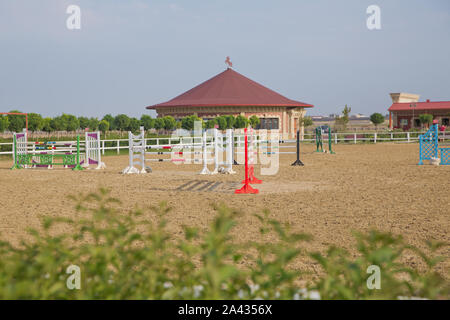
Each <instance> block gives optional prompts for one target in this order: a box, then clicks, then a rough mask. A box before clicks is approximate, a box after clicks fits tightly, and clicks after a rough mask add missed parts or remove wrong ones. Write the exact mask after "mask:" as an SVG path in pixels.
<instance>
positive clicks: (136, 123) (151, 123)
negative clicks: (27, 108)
mask: <svg viewBox="0 0 450 320" xmlns="http://www.w3.org/2000/svg"><path fill="white" fill-rule="evenodd" d="M10 112H11V113H20V111H17V110H12V111H10ZM195 121H200V122H201V123H202V127H203V128H205V129H212V128H218V129H220V130H225V129H232V128H236V129H239V128H245V127H247V126H248V125H251V126H252V127H254V128H256V127H257V126H258V125H259V123H260V120H259V118H258V117H256V116H251V117H250V118H248V119H247V118H246V117H244V116H241V115H238V116H236V117H235V116H232V115H223V116H218V117H215V118H213V119H208V120H203V119H201V118H199V117H197V116H195V115H191V116H186V117H184V118H182V119H179V120H176V119H175V118H173V117H172V116H165V117H161V118H152V117H151V116H149V115H142V116H141V118H140V119H138V118H135V117H129V116H127V115H125V114H118V115H116V116H112V115H111V114H107V115H105V116H104V117H103V118H102V119H98V118H95V117H90V118H88V117H77V116H74V115H71V114H66V113H63V114H62V115H60V116H57V117H53V118H51V117H43V116H42V115H40V114H38V113H28V130H29V131H32V132H37V131H44V132H55V131H77V130H85V129H87V128H89V130H91V131H96V130H99V131H102V132H103V133H104V132H106V131H113V130H117V131H133V132H136V131H138V130H139V127H141V126H143V127H144V128H145V130H150V129H156V130H174V129H178V128H182V129H186V130H193V129H194V123H195ZM25 126H26V121H25V116H24V115H0V132H5V131H11V132H19V131H22V130H23V129H24V128H25Z"/></svg>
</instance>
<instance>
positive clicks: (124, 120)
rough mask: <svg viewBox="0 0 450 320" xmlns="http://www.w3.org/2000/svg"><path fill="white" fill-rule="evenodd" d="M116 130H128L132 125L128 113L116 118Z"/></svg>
mask: <svg viewBox="0 0 450 320" xmlns="http://www.w3.org/2000/svg"><path fill="white" fill-rule="evenodd" d="M114 127H115V129H116V130H120V131H126V130H128V128H129V127H130V118H129V117H128V116H127V115H126V114H119V115H117V116H116V117H115V118H114Z"/></svg>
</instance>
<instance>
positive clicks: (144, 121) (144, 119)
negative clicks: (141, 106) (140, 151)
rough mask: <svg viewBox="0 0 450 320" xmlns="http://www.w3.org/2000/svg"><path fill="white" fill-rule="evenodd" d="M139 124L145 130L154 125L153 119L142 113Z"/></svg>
mask: <svg viewBox="0 0 450 320" xmlns="http://www.w3.org/2000/svg"><path fill="white" fill-rule="evenodd" d="M141 126H143V127H144V129H145V130H150V129H153V128H154V127H155V119H153V118H152V117H150V116H149V115H148V114H143V115H142V116H141Z"/></svg>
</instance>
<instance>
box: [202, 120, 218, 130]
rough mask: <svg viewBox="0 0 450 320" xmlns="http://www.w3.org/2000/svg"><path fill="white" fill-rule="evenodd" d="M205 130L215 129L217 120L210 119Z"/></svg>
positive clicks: (206, 122)
mask: <svg viewBox="0 0 450 320" xmlns="http://www.w3.org/2000/svg"><path fill="white" fill-rule="evenodd" d="M204 124H205V129H214V127H215V125H216V124H217V121H216V119H210V120H208V121H205V122H204Z"/></svg>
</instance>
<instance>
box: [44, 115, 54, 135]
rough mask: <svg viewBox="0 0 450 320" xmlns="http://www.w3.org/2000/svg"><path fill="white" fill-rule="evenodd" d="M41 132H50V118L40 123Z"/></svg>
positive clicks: (51, 129)
mask: <svg viewBox="0 0 450 320" xmlns="http://www.w3.org/2000/svg"><path fill="white" fill-rule="evenodd" d="M42 131H45V132H52V131H53V128H52V118H44V119H43V121H42Z"/></svg>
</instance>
